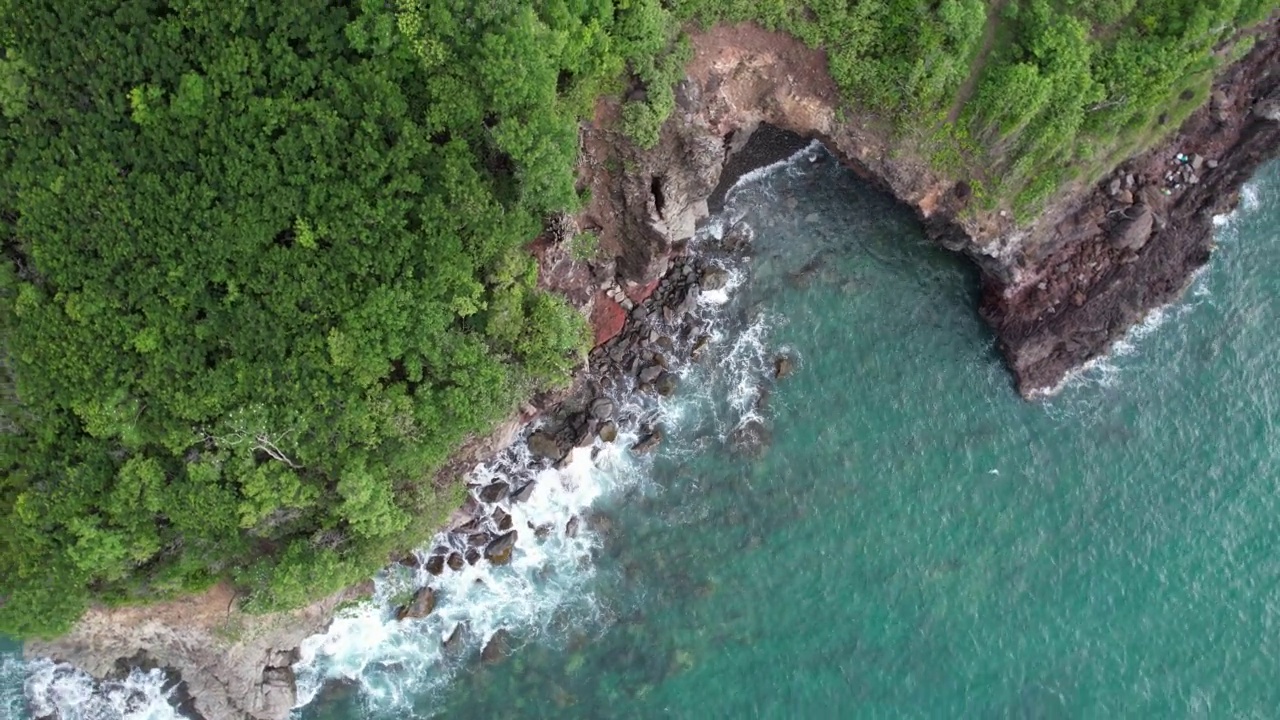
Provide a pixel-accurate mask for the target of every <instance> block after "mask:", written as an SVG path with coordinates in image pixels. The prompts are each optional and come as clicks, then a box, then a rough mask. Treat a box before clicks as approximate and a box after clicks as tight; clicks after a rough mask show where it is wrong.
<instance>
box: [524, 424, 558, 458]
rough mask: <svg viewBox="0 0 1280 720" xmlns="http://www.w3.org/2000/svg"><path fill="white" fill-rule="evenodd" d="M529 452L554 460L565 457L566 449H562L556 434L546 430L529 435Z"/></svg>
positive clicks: (537, 456) (536, 456)
mask: <svg viewBox="0 0 1280 720" xmlns="http://www.w3.org/2000/svg"><path fill="white" fill-rule="evenodd" d="M529 452H530V453H531V454H532V455H533V456H534V457H535V458H544V459H546V460H551V461H552V462H555V461H556V460H559V459H560V458H562V457H564V451H563V450H561V449H560V445H559V443H557V442H556V438H555V436H554V435H552V434H551V433H548V432H546V431H544V430H539V431H538V432H536V433H534V434H532V435H530V436H529Z"/></svg>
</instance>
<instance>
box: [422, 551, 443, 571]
mask: <svg viewBox="0 0 1280 720" xmlns="http://www.w3.org/2000/svg"><path fill="white" fill-rule="evenodd" d="M424 567H426V568H427V572H429V573H431V574H432V575H439V574H440V573H442V572H444V556H443V555H432V556H431V557H429V558H427V562H426V563H425V565H424Z"/></svg>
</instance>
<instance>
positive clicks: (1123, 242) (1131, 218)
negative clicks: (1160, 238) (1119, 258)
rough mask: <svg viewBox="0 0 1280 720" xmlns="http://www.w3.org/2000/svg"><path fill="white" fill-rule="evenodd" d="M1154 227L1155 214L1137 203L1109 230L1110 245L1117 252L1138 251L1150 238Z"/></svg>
mask: <svg viewBox="0 0 1280 720" xmlns="http://www.w3.org/2000/svg"><path fill="white" fill-rule="evenodd" d="M1154 225H1155V213H1153V212H1151V208H1150V207H1148V206H1147V205H1146V204H1145V203H1138V204H1137V205H1134V206H1132V207H1130V208H1129V209H1128V210H1127V211H1126V217H1125V219H1124V220H1121V221H1120V222H1119V223H1117V224H1116V226H1115V228H1113V229H1112V230H1111V238H1110V239H1111V245H1112V247H1114V248H1116V249H1118V250H1139V249H1141V248H1142V246H1143V245H1146V244H1147V240H1149V239H1150V238H1151V229H1152V228H1153V227H1154Z"/></svg>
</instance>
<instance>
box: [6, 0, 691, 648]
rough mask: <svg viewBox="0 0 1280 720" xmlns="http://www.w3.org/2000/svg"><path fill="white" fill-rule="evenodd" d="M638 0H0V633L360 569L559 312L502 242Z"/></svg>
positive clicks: (569, 348) (631, 44) (559, 158)
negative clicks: (96, 608)
mask: <svg viewBox="0 0 1280 720" xmlns="http://www.w3.org/2000/svg"><path fill="white" fill-rule="evenodd" d="M655 9H656V5H655V4H653V3H648V4H646V3H643V2H640V3H635V4H633V5H627V4H620V5H619V6H617V7H614V6H613V5H612V4H611V3H608V2H585V1H582V0H567V1H566V0H545V1H538V2H519V3H516V2H494V3H475V2H473V1H472V0H452V1H451V2H427V1H426V0H422V1H417V0H404V1H402V2H394V3H393V2H383V1H382V0H360V1H358V2H326V1H324V0H292V1H291V2H280V3H277V2H261V1H257V0H254V1H250V0H238V1H237V0H168V1H165V0H12V1H11V2H8V3H7V6H3V7H2V12H3V20H4V22H3V31H2V32H3V33H4V36H3V46H4V58H3V65H0V93H3V95H2V96H0V109H2V110H3V131H2V133H0V143H2V146H0V147H2V152H3V158H4V160H3V167H2V168H0V171H2V172H0V210H2V211H3V216H2V218H0V221H2V222H3V237H4V246H3V249H4V254H5V260H6V261H5V262H4V263H3V264H0V297H2V298H3V302H2V303H0V323H3V328H2V333H3V351H4V352H3V369H4V372H5V374H6V378H5V383H4V386H5V388H6V397H5V407H4V415H3V419H4V421H5V423H6V427H5V430H6V432H3V433H0V462H3V464H4V471H3V478H2V479H0V527H2V528H3V532H0V602H3V607H2V608H0V631H2V632H5V633H10V634H17V635H28V634H34V633H50V632H57V631H59V630H61V629H63V628H64V627H66V625H67V623H68V622H69V621H71V620H73V619H74V618H75V617H77V615H78V613H79V612H81V611H82V610H83V608H84V607H85V605H86V603H87V602H88V601H90V600H91V599H99V600H106V601H128V600H131V599H134V598H153V597H158V596H164V595H167V594H171V593H176V592H183V591H189V590H192V589H197V588H201V587H203V586H206V585H208V584H209V583H211V582H213V581H215V580H216V579H220V578H229V579H231V580H233V581H234V582H236V583H238V584H239V585H240V586H242V587H243V588H244V589H245V590H246V591H247V592H249V593H250V599H251V607H254V608H257V609H271V608H277V607H286V606H290V605H295V604H297V603H299V602H301V601H303V600H305V599H307V598H309V597H314V596H316V595H319V594H321V593H324V592H326V591H329V590H332V589H335V588H337V587H340V586H342V585H344V584H350V583H352V582H354V581H357V580H359V579H363V578H364V577H368V576H369V575H370V574H371V573H372V572H373V571H374V570H375V569H376V568H378V567H379V566H381V565H382V564H383V563H385V562H386V560H387V558H388V553H389V551H391V550H392V549H393V548H395V547H397V546H399V547H405V546H408V545H410V544H411V543H413V542H414V541H417V540H420V539H421V538H422V537H423V536H424V535H425V534H426V533H428V532H429V531H430V530H432V529H433V528H434V527H436V526H438V524H439V523H440V521H441V518H442V516H443V514H444V513H447V512H448V511H450V510H452V509H453V508H455V507H457V504H458V502H459V499H460V498H459V496H458V495H457V493H456V492H451V491H449V490H448V489H441V488H436V487H435V486H434V485H433V483H432V482H431V478H432V476H433V473H434V472H435V471H436V469H437V468H438V467H439V466H440V465H441V463H442V461H443V460H444V459H445V458H446V457H447V455H448V454H449V453H450V451H451V450H453V449H454V448H455V447H456V446H457V445H458V444H459V443H460V441H461V440H462V439H463V438H464V437H465V436H466V435H467V434H468V433H472V432H477V431H483V430H485V429H486V428H488V427H490V426H491V425H492V424H493V423H494V422H495V421H496V420H497V419H498V418H500V417H501V416H503V415H504V414H505V413H506V412H508V411H509V410H510V409H511V407H512V405H513V403H515V402H516V401H518V400H520V399H522V398H523V397H525V396H527V394H528V392H529V391H530V389H531V388H532V387H534V386H537V385H544V384H547V383H555V382H563V381H564V380H565V379H566V378H567V377H568V374H569V371H570V369H571V367H572V365H573V364H574V363H575V362H577V360H578V358H579V357H580V356H581V353H582V351H583V349H584V348H583V343H584V342H585V339H586V336H585V334H584V330H585V324H584V323H583V321H582V319H581V318H580V317H578V316H577V315H576V313H573V312H572V311H570V310H568V309H567V308H566V307H565V306H564V305H563V303H561V302H560V301H558V300H557V299H556V298H554V297H552V296H549V295H547V294H545V293H542V292H539V291H537V290H536V289H535V287H534V282H535V279H536V268H535V266H534V265H533V261H532V259H531V258H530V256H529V255H528V254H527V253H526V252H524V251H523V246H524V245H526V244H527V243H528V242H529V241H530V240H531V239H532V238H533V237H534V236H535V235H536V234H537V233H538V231H539V228H540V223H541V222H542V218H543V217H544V215H545V214H546V213H548V212H549V211H552V210H558V209H563V208H566V207H572V206H573V205H574V204H575V203H576V202H578V198H577V196H576V194H575V190H574V175H573V163H574V160H575V157H576V152H577V142H578V141H577V120H578V118H579V116H580V115H581V114H583V113H584V111H587V110H589V108H590V105H591V103H592V101H593V99H594V98H595V97H596V96H597V95H599V94H600V93H601V92H604V91H606V90H608V89H609V88H608V87H607V85H606V84H607V83H616V82H617V81H618V78H620V77H621V75H622V70H623V67H624V64H625V61H626V58H628V57H639V56H647V57H649V58H650V62H652V57H653V56H654V55H655V54H656V53H654V52H652V48H654V47H655V46H656V47H660V48H661V47H665V46H666V44H667V39H668V38H667V35H666V33H667V32H668V30H669V28H668V26H667V24H666V23H665V22H664V17H662V16H657V17H658V22H654V17H655V16H654V15H653V14H652V12H653V10H655Z"/></svg>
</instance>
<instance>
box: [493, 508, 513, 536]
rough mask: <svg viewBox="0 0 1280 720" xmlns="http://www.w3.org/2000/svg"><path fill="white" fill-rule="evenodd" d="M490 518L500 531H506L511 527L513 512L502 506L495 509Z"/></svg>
mask: <svg viewBox="0 0 1280 720" xmlns="http://www.w3.org/2000/svg"><path fill="white" fill-rule="evenodd" d="M489 519H490V520H491V521H492V522H493V526H494V527H496V528H498V530H500V531H503V532H505V531H507V530H510V529H511V524H512V519H511V513H509V512H507V511H506V510H503V509H502V508H497V509H495V510H494V511H493V514H492V515H490V516H489ZM504 526H505V527H504Z"/></svg>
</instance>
